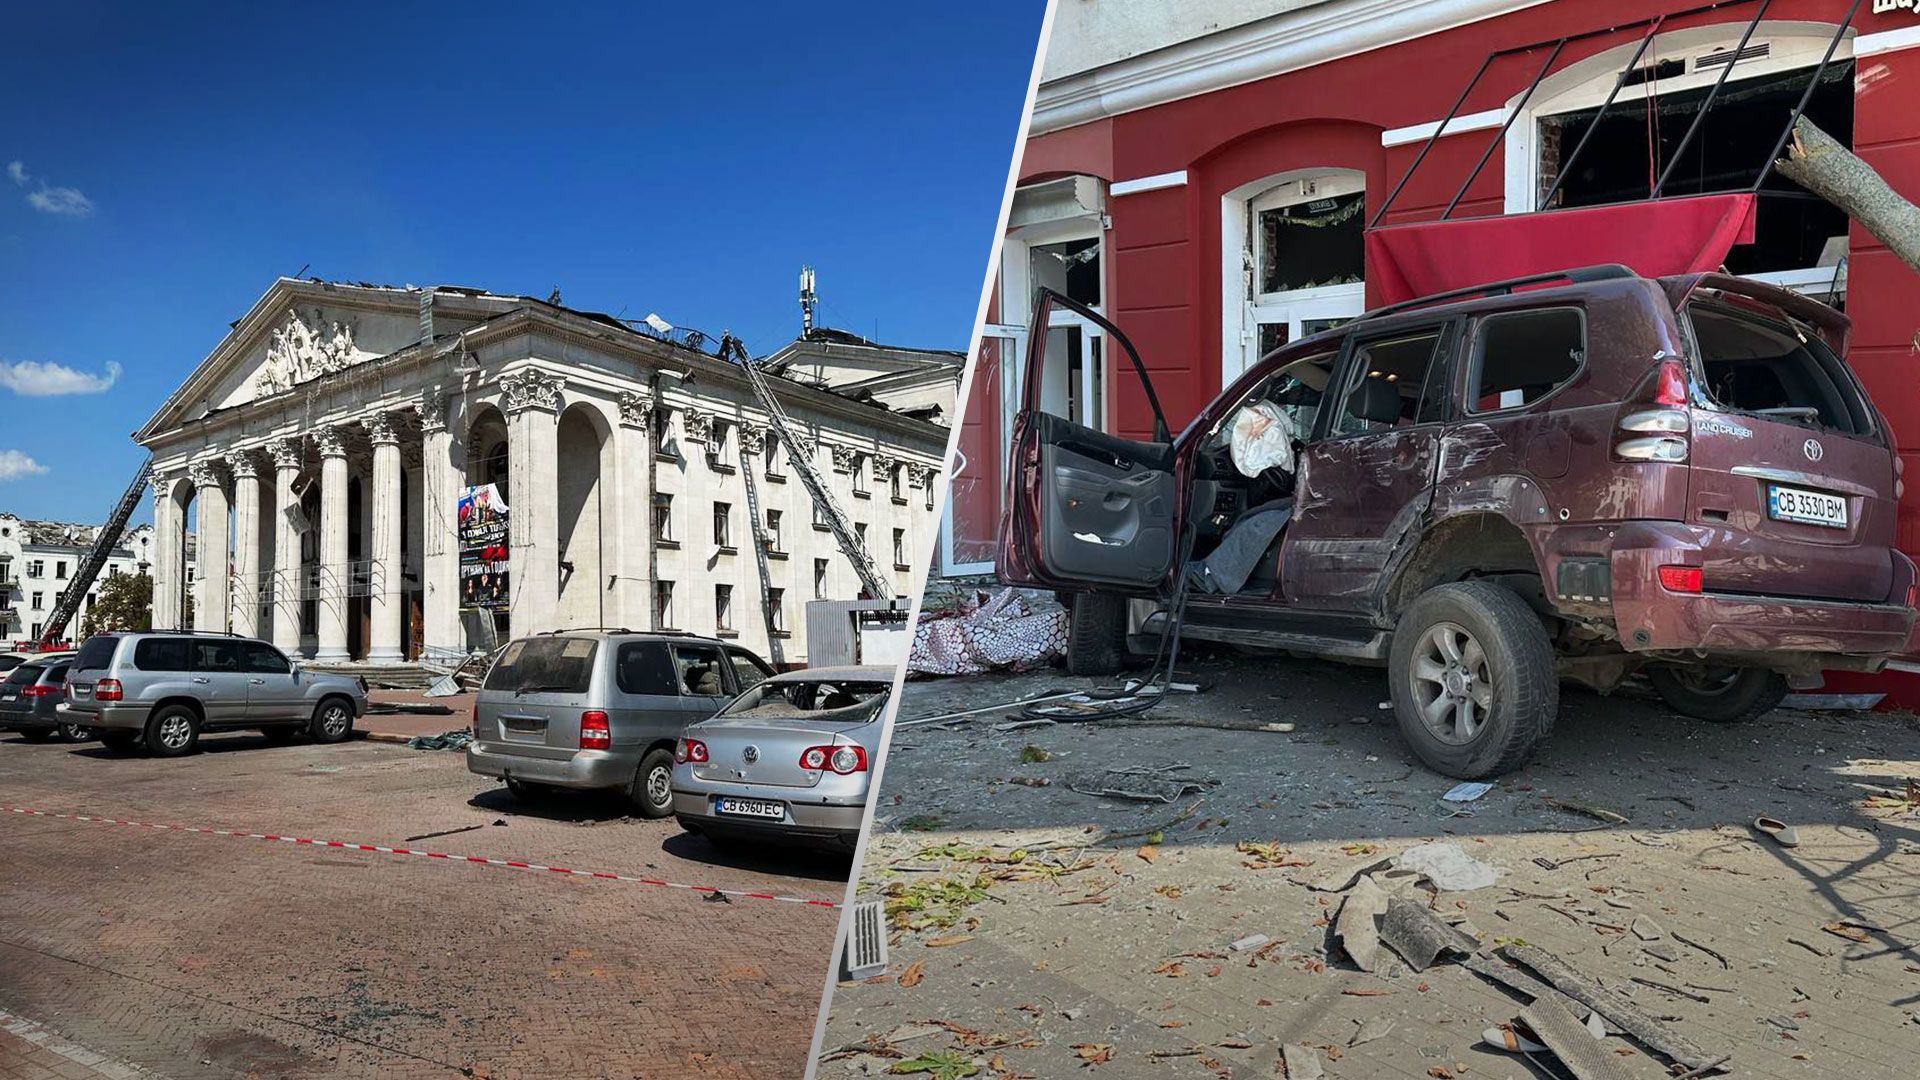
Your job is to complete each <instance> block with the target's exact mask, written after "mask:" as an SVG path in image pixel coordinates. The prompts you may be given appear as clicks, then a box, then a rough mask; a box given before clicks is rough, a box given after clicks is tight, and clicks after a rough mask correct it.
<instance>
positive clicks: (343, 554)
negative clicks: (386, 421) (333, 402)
mask: <svg viewBox="0 0 1920 1080" xmlns="http://www.w3.org/2000/svg"><path fill="white" fill-rule="evenodd" d="M313 438H314V443H315V444H316V445H317V446H319V448H320V596H319V603H318V604H317V605H316V607H317V608H318V609H319V618H320V626H319V631H320V633H319V638H320V641H319V648H317V649H316V650H315V651H314V654H313V658H314V659H315V660H325V661H341V660H349V659H352V657H350V656H349V655H348V654H347V575H348V571H349V567H348V566H347V441H346V433H345V432H344V431H342V430H341V429H340V428H337V427H326V428H321V429H320V430H318V431H316V432H314V436H313Z"/></svg>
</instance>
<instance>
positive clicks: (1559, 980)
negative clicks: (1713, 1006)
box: [1500, 944, 1726, 1069]
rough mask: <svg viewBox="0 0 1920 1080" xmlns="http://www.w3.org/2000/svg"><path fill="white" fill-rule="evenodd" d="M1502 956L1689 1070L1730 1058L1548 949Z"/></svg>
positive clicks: (1508, 950) (1523, 948)
mask: <svg viewBox="0 0 1920 1080" xmlns="http://www.w3.org/2000/svg"><path fill="white" fill-rule="evenodd" d="M1500 952H1501V955H1503V956H1505V957H1506V958H1507V959H1508V960H1511V961H1513V962H1514V963H1517V964H1524V965H1526V966H1527V967H1528V968H1531V969H1532V970H1533V971H1534V972H1536V973H1537V974H1539V976H1540V977H1541V978H1542V979H1545V980H1546V981H1547V982H1548V983H1550V984H1552V986H1553V988H1554V989H1556V990H1558V991H1560V992H1561V993H1563V994H1565V995H1567V996H1568V997H1570V998H1572V999H1573V1000H1575V1001H1577V1002H1579V1003H1580V1004H1582V1005H1585V1006H1586V1007H1587V1008H1589V1009H1592V1010H1594V1011H1596V1012H1598V1013H1599V1014H1600V1015H1601V1016H1602V1017H1603V1018H1605V1020H1606V1021H1607V1023H1609V1024H1612V1025H1613V1026H1614V1027H1617V1028H1619V1029H1620V1030H1621V1031H1624V1032H1626V1033H1627V1034H1628V1035H1630V1036H1632V1037H1633V1038H1634V1039H1636V1040H1638V1041H1639V1042H1640V1043H1641V1044H1643V1045H1645V1046H1646V1047H1648V1048H1649V1049H1652V1050H1655V1051H1657V1052H1659V1053H1661V1054H1665V1055H1666V1056H1667V1057H1669V1058H1671V1059H1673V1060H1674V1061H1677V1062H1679V1063H1680V1064H1682V1065H1685V1066H1686V1067H1687V1068H1689V1069H1706V1068H1711V1067H1714V1066H1715V1065H1717V1064H1719V1063H1723V1062H1725V1061H1726V1055H1720V1054H1713V1053H1709V1052H1708V1051H1706V1050H1704V1049H1702V1048H1701V1047H1700V1046H1699V1045H1698V1044H1696V1043H1695V1042H1694V1041H1693V1040H1692V1039H1689V1038H1687V1037H1686V1036H1685V1035H1682V1034H1680V1033H1679V1032H1677V1031H1675V1030H1673V1029H1672V1028H1670V1027H1668V1026H1666V1025H1665V1024H1663V1023H1661V1022H1660V1021H1658V1020H1656V1019H1654V1018H1653V1017H1651V1016H1648V1015H1647V1014H1646V1013H1645V1012H1642V1011H1641V1010H1640V1007H1639V1006H1637V1005H1635V1004H1634V1003H1633V1002H1631V1001H1628V1000H1627V999H1625V998H1623V997H1621V996H1620V995H1619V994H1616V993H1614V992H1613V991H1611V990H1608V989H1607V988H1606V987H1604V986H1601V985H1600V984H1599V983H1598V982H1597V981H1595V980H1593V979H1592V978H1589V977H1588V976H1586V975H1584V974H1582V973H1580V972H1579V971H1577V970H1575V969H1574V968H1573V967H1572V966H1571V965H1569V964H1568V963H1567V962H1566V961H1564V960H1562V959H1560V958H1559V957H1557V956H1555V955H1553V954H1552V953H1550V952H1548V951H1546V950H1545V949H1542V948H1539V947H1538V946H1534V945H1519V944H1514V945H1508V946H1506V947H1505V948H1503V949H1501V950H1500Z"/></svg>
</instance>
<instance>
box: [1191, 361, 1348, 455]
mask: <svg viewBox="0 0 1920 1080" xmlns="http://www.w3.org/2000/svg"><path fill="white" fill-rule="evenodd" d="M1336 359H1338V356H1337V354H1334V353H1327V354H1324V355H1321V356H1308V357H1303V358H1301V359H1299V360H1295V361H1294V362H1293V363H1291V364H1288V365H1287V366H1286V367H1283V368H1281V369H1280V370H1279V371H1276V372H1274V373H1273V374H1272V375H1269V376H1267V377H1266V378H1265V379H1262V380H1261V381H1260V382H1259V384H1258V385H1256V386H1255V387H1254V388H1253V390H1252V391H1250V392H1249V393H1248V394H1247V396H1246V397H1244V398H1241V399H1240V402H1239V403H1238V404H1237V405H1235V406H1234V407H1233V408H1232V409H1230V410H1228V411H1227V412H1226V413H1225V414H1224V415H1222V416H1221V418H1220V422H1219V423H1218V424H1217V425H1216V426H1215V427H1214V429H1213V435H1212V437H1211V438H1209V439H1208V440H1207V448H1208V449H1209V450H1219V449H1223V448H1225V447H1227V446H1229V445H1231V444H1232V442H1233V425H1234V422H1235V421H1236V420H1237V419H1238V417H1239V416H1240V414H1241V413H1242V412H1244V411H1245V410H1247V409H1251V408H1253V407H1254V406H1256V405H1258V404H1260V403H1261V402H1263V401H1264V402H1269V403H1271V404H1273V405H1276V406H1278V407H1279V409H1280V411H1281V412H1284V413H1286V414H1287V419H1289V420H1291V421H1293V430H1294V432H1295V433H1296V434H1297V435H1298V436H1299V437H1300V438H1302V439H1305V438H1306V437H1307V435H1308V434H1309V433H1311V432H1312V431H1313V423H1314V421H1315V420H1316V419H1318V418H1319V416H1320V400H1321V398H1323V397H1324V396H1326V391H1327V384H1328V383H1330V382H1332V381H1333V362H1334V361H1335V360H1336Z"/></svg>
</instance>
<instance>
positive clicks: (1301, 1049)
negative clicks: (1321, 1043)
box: [1280, 1043, 1327, 1080]
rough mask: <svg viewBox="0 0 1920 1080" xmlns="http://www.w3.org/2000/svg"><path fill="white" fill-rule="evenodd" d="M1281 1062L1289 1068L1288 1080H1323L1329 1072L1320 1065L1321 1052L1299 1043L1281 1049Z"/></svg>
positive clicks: (1288, 1044)
mask: <svg viewBox="0 0 1920 1080" xmlns="http://www.w3.org/2000/svg"><path fill="white" fill-rule="evenodd" d="M1280 1060H1282V1061H1284V1062H1285V1063H1286V1066H1287V1080H1321V1078H1322V1077H1324V1076H1326V1075H1327V1070H1326V1069H1325V1068H1324V1067H1323V1066H1322V1065H1321V1064H1320V1051H1318V1050H1315V1049H1314V1048H1313V1047H1311V1046H1302V1045H1301V1044H1299V1043H1287V1044H1286V1045H1285V1046H1282V1047H1281V1048H1280Z"/></svg>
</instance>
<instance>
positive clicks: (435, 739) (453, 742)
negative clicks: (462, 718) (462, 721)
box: [407, 728, 473, 750]
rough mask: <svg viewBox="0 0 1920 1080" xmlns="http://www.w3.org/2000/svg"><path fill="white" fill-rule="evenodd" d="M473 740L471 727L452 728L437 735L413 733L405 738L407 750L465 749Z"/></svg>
mask: <svg viewBox="0 0 1920 1080" xmlns="http://www.w3.org/2000/svg"><path fill="white" fill-rule="evenodd" d="M472 741H473V729H471V728H454V729H453V730H452V731H445V732H441V733H440V734H438V735H415V736H414V737H413V738H411V739H408V740H407V749H409V750H465V749H466V748H467V744H468V743H470V742H472Z"/></svg>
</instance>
